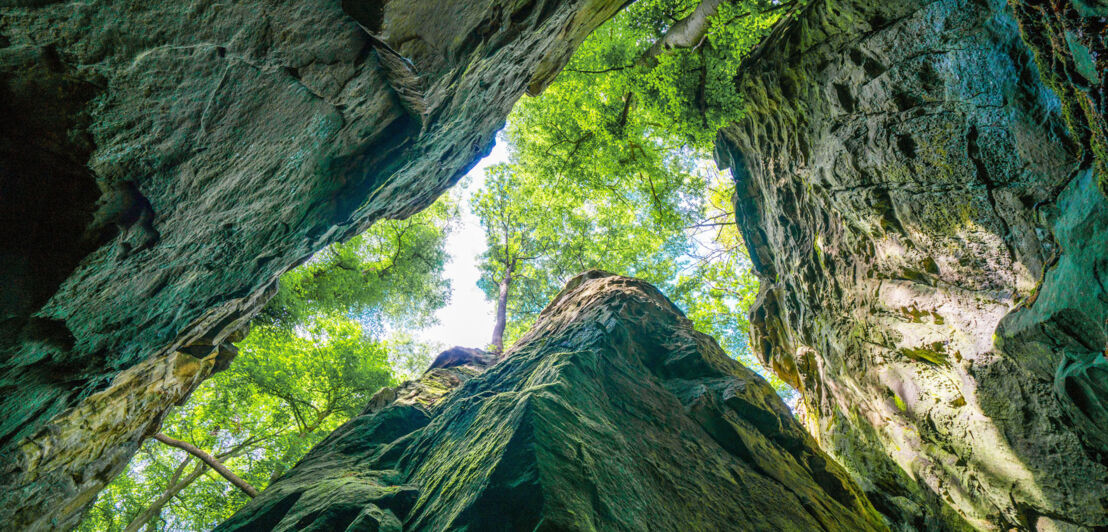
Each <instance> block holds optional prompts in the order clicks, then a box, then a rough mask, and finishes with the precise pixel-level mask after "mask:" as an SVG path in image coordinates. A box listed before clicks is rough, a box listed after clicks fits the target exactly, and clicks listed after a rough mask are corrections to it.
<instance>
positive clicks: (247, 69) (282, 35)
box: [0, 0, 621, 529]
mask: <svg viewBox="0 0 1108 532" xmlns="http://www.w3.org/2000/svg"><path fill="white" fill-rule="evenodd" d="M620 5H621V2H618V1H615V0H579V1H571V2H555V1H553V0H538V1H534V2H522V3H520V2H509V1H506V0H484V1H479V2H455V3H449V4H442V3H440V2H416V1H407V2H398V1H391V2H377V1H371V0H344V1H342V2H340V1H337V0H311V1H307V2H277V1H271V0H256V1H247V2H222V3H220V2H212V1H210V0H191V1H184V2H146V1H133V0H92V1H88V2H57V1H51V0H15V1H7V2H2V3H0V116H2V117H3V119H0V277H2V278H3V279H4V284H5V286H4V289H3V291H2V293H0V355H2V358H0V464H2V465H0V487H2V488H3V489H2V492H3V493H2V494H0V520H3V521H4V523H5V525H6V526H11V527H14V528H17V529H19V528H30V529H54V528H65V527H66V526H67V525H69V524H72V523H73V522H74V520H75V519H77V517H78V516H79V513H80V510H81V509H82V508H83V506H84V505H85V503H87V502H88V501H90V500H91V499H92V498H93V497H94V496H95V493H96V491H98V490H99V489H100V488H101V487H102V486H103V485H104V484H105V483H106V482H107V481H109V480H110V479H111V477H112V476H114V474H115V473H117V472H118V471H120V469H121V468H122V467H123V465H124V464H125V463H126V461H127V459H128V458H129V456H130V455H131V454H133V452H134V451H135V450H136V449H137V446H138V443H139V442H140V441H141V440H142V438H143V437H144V436H146V435H147V434H148V433H149V432H151V431H152V430H154V429H155V428H156V427H157V425H158V423H159V422H160V419H161V416H162V415H163V414H164V412H165V410H166V409H167V408H168V407H169V406H170V405H171V404H173V403H174V402H177V401H180V400H183V399H184V398H186V397H187V396H188V393H189V392H190V391H191V390H192V389H193V388H194V387H195V385H196V384H198V383H199V382H200V381H201V380H203V378H204V377H205V376H206V375H207V374H208V373H210V371H211V369H212V368H215V364H212V363H210V359H211V357H213V356H216V355H213V353H218V352H220V351H223V352H227V349H228V346H229V344H228V339H229V338H230V337H231V336H232V335H234V334H237V331H239V330H240V329H241V328H242V325H243V324H244V323H245V322H246V321H248V320H249V318H250V316H251V315H252V314H253V313H254V312H255V311H256V310H257V309H258V308H260V306H261V305H262V304H263V303H264V302H265V300H266V298H267V295H268V293H267V288H269V287H270V286H271V285H272V284H273V282H274V280H275V279H276V278H277V277H278V276H279V275H280V274H281V273H282V272H284V271H286V270H288V269H289V268H291V267H293V266H295V265H296V264H298V263H299V262H302V261H304V260H306V259H307V258H308V257H309V256H310V255H311V254H312V253H313V252H314V251H316V250H318V249H320V248H322V247H323V246H325V245H327V244H329V243H332V242H335V241H339V240H342V239H345V238H348V237H350V236H352V235H354V234H356V233H358V232H360V231H362V230H364V229H365V228H367V227H368V226H369V225H370V224H371V223H373V221H374V220H377V219H380V218H383V217H393V218H395V217H405V216H407V215H410V214H411V213H413V212H416V211H418V210H419V209H421V208H423V207H425V206H427V205H428V204H430V203H431V202H432V201H433V200H434V199H435V198H436V197H437V196H438V195H439V194H440V193H441V192H442V191H443V190H445V189H446V188H447V187H449V186H450V185H451V184H453V183H454V182H455V181H456V180H457V179H459V178H460V177H461V176H462V175H463V174H464V173H465V172H466V171H467V170H468V169H469V168H470V167H471V166H472V165H473V164H474V163H476V161H477V159H478V158H479V157H480V156H482V155H483V154H484V153H486V152H487V150H488V149H489V148H490V146H491V143H492V142H493V135H494V133H495V131H496V130H498V129H499V128H500V127H501V125H502V124H503V121H504V118H505V116H506V115H507V113H508V111H509V109H510V108H511V106H512V104H513V103H514V102H515V101H516V100H517V99H518V98H519V97H520V96H521V95H522V94H523V93H524V92H525V91H527V90H530V91H532V92H535V91H539V90H541V89H542V87H544V86H545V85H546V84H547V83H549V81H550V80H551V79H552V77H553V76H554V75H555V74H556V73H557V71H558V70H559V69H560V68H561V66H562V65H563V64H564V62H565V61H566V60H568V57H569V55H570V54H571V53H572V51H573V49H574V48H575V47H576V45H577V44H579V43H580V42H581V41H582V40H583V39H584V38H585V36H586V35H587V34H588V33H589V32H590V31H591V30H592V28H594V27H596V26H597V25H598V24H600V23H601V22H603V21H604V20H606V19H607V18H609V17H610V16H611V15H612V14H613V13H614V12H615V11H616V9H618V7H619V6H620ZM182 357H185V358H182ZM175 361H176V362H175ZM205 361H209V362H205ZM180 364H184V366H189V367H194V366H195V367H196V368H201V367H202V366H203V367H205V368H207V369H197V371H186V372H175V371H171V370H165V368H171V367H176V366H178V365H180ZM156 368H161V369H156ZM135 379H148V380H147V381H143V382H137V381H135ZM159 390H161V391H165V390H172V392H171V393H161V392H160V391H159ZM106 398H111V400H108V401H107V402H105V401H106V400H107V399H106ZM93 404H95V405H98V408H96V409H92V408H89V407H88V405H93ZM82 405H84V406H82ZM118 412H129V413H132V414H133V415H130V416H128V417H126V419H117V418H116V417H115V416H116V413H118ZM90 442H95V443H90Z"/></svg>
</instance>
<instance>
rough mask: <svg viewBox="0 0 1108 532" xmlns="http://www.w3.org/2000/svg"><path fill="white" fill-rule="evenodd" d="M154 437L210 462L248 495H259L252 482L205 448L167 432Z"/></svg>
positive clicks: (217, 471) (224, 476) (251, 496)
mask: <svg viewBox="0 0 1108 532" xmlns="http://www.w3.org/2000/svg"><path fill="white" fill-rule="evenodd" d="M154 439H155V440H158V441H160V442H162V443H164V444H166V445H168V446H170V447H176V448H178V449H181V450H182V451H185V452H186V453H189V454H191V455H193V456H195V457H197V458H199V459H200V461H202V462H204V463H205V464H208V466H210V467H211V468H212V469H214V470H215V471H216V473H219V474H220V475H221V476H222V477H223V478H225V479H227V481H229V482H230V483H231V484H234V485H235V487H236V488H238V489H240V490H242V492H243V493H245V494H246V495H247V496H248V497H250V498H254V497H257V496H258V490H256V489H254V486H251V485H250V484H247V483H246V481H245V480H243V479H241V478H239V476H238V475H236V474H234V473H232V472H231V470H230V469H227V466H225V465H223V463H222V462H220V461H219V460H216V458H215V457H214V456H212V455H210V454H208V453H207V452H205V451H204V450H203V449H201V448H199V447H197V446H195V445H193V444H191V443H188V442H185V441H181V440H178V439H174V438H170V437H169V436H166V435H165V434H162V433H160V432H159V433H157V434H154Z"/></svg>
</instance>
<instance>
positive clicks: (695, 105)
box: [78, 1, 799, 531]
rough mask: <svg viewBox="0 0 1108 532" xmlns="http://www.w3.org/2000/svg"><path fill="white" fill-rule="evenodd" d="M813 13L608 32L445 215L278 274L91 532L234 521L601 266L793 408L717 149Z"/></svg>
mask: <svg viewBox="0 0 1108 532" xmlns="http://www.w3.org/2000/svg"><path fill="white" fill-rule="evenodd" d="M798 7H799V4H797V3H787V4H782V5H777V4H767V5H766V6H761V5H756V4H750V5H736V6H731V5H727V4H725V5H722V6H721V3H720V2H714V1H706V2H702V3H699V4H697V3H689V2H673V1H664V2H653V1H640V2H638V3H636V4H633V5H631V6H629V7H627V8H625V9H624V10H623V11H622V12H621V13H619V14H617V15H616V16H615V17H613V18H612V19H611V20H609V21H608V22H606V23H605V24H603V25H601V26H600V28H598V29H597V30H596V31H595V32H594V33H593V34H592V35H591V36H590V37H589V38H588V39H586V40H585V41H584V43H583V44H582V45H581V46H580V47H579V48H578V50H577V51H576V52H575V54H574V56H573V57H572V58H571V59H570V61H569V63H568V65H567V66H566V67H565V68H564V69H563V72H562V74H560V75H559V77H558V78H556V79H555V80H554V81H553V82H552V83H551V84H550V85H549V86H548V87H546V88H545V90H544V91H543V93H542V94H541V95H538V96H535V97H525V98H524V100H521V102H520V103H518V104H516V106H515V108H514V109H513V111H512V113H510V114H509V116H508V118H507V125H506V127H505V128H504V129H502V130H500V131H499V132H497V134H496V144H495V145H494V147H493V148H492V150H491V151H490V153H489V155H488V156H487V157H485V158H483V159H482V160H480V161H479V162H477V164H476V165H475V166H474V168H473V169H472V170H471V171H470V172H469V173H468V174H467V175H466V176H465V177H463V178H462V179H461V180H460V181H459V182H458V183H457V184H456V185H454V186H453V187H452V188H451V189H450V190H449V191H447V192H446V193H444V194H443V195H442V196H441V197H440V198H439V199H437V200H436V201H435V202H434V203H433V204H432V205H431V206H429V207H427V208H426V209H424V210H423V211H421V212H419V213H418V214H415V215H412V216H410V217H407V218H405V219H403V220H382V221H378V222H377V223H375V224H374V225H373V226H371V227H370V228H369V229H368V230H367V231H366V232H365V233H361V234H359V235H356V236H354V237H353V238H351V239H350V240H348V241H345V242H342V243H335V244H332V245H330V246H328V247H327V248H325V249H323V250H321V251H319V252H317V253H315V254H314V255H313V256H312V257H311V258H310V259H309V260H307V261H306V262H305V263H304V264H302V265H300V266H298V267H296V268H294V269H292V270H291V271H289V272H287V273H285V274H283V275H282V276H281V278H280V280H279V282H278V287H277V291H276V294H275V295H274V296H273V298H272V299H270V300H269V302H268V303H267V304H266V306H265V307H264V308H263V309H262V310H261V311H260V312H259V313H258V314H257V315H256V316H255V317H253V319H252V320H251V324H250V327H249V329H248V331H249V332H244V333H243V334H245V337H243V338H241V339H240V340H238V341H237V342H235V345H236V347H237V354H236V355H235V357H234V360H232V361H229V363H228V364H226V365H227V366H228V367H227V368H225V369H222V370H221V371H219V372H217V373H215V374H214V375H213V376H211V377H210V378H208V379H207V380H206V381H205V382H204V383H203V384H201V385H200V386H199V387H198V388H197V389H196V391H194V392H192V394H191V395H190V396H189V398H188V399H187V400H186V401H185V402H184V404H182V405H180V406H177V407H174V408H173V409H172V410H171V411H170V412H169V414H168V416H167V417H166V419H165V420H164V421H163V422H162V423H161V427H160V428H159V431H158V432H157V433H156V434H155V437H153V438H151V439H148V440H146V441H145V442H144V443H143V444H142V447H141V449H140V450H139V452H138V454H136V456H135V458H134V459H133V460H132V461H131V463H130V464H129V465H128V466H127V468H126V469H125V470H124V472H123V473H121V474H120V476H119V477H117V478H116V479H115V480H113V481H112V482H111V483H110V484H108V485H107V486H106V487H105V488H104V490H103V491H101V492H100V494H99V496H98V498H97V500H96V501H95V502H94V503H93V504H92V506H91V508H90V511H89V513H88V514H87V516H86V517H85V518H84V520H83V521H82V523H81V524H80V526H78V529H79V530H88V531H100V530H125V531H133V530H142V529H147V530H162V529H164V530H199V529H207V528H210V527H212V526H214V525H216V524H218V523H220V522H222V521H224V520H225V519H227V518H228V517H230V516H231V515H232V514H233V513H234V512H235V511H237V510H238V509H239V508H241V507H242V506H243V505H245V504H246V503H247V502H248V501H249V500H250V499H251V498H253V497H256V496H257V493H258V491H260V490H263V489H265V487H266V486H267V485H268V484H270V483H271V482H273V481H275V480H276V479H278V478H280V477H281V475H282V474H284V473H285V472H286V471H287V470H288V469H289V468H291V467H292V466H293V465H294V464H296V463H297V462H298V461H299V460H300V459H301V458H302V457H303V456H304V455H305V453H307V452H308V450H309V449H311V448H312V447H313V446H315V445H317V444H318V443H319V442H320V441H321V440H322V439H323V438H324V437H326V436H327V435H328V434H330V433H331V432H332V431H333V430H335V429H336V428H337V427H339V426H340V425H342V424H343V423H346V422H347V421H349V420H350V419H351V418H354V417H356V416H357V415H358V413H359V411H360V410H361V409H362V408H363V407H364V406H365V404H367V403H369V401H370V398H371V397H373V396H374V394H376V393H377V392H379V391H380V390H381V389H383V388H386V387H389V386H398V385H402V383H403V382H405V381H408V380H413V379H419V378H420V376H421V375H423V373H424V371H425V370H427V369H428V367H429V366H430V365H431V363H432V360H434V359H435V355H437V354H439V353H442V352H445V351H448V349H450V348H451V347H452V346H461V347H464V348H470V349H478V350H482V351H485V352H487V353H488V356H490V357H493V358H496V357H500V356H502V353H503V354H504V355H503V356H506V353H507V351H510V349H511V348H512V346H513V345H514V344H515V343H516V342H517V341H518V340H519V339H520V337H521V336H523V335H524V333H526V332H527V331H528V330H529V329H530V328H531V327H532V326H533V325H534V324H535V320H536V318H537V317H538V315H539V313H540V312H541V311H542V310H543V308H545V307H546V306H547V305H548V304H549V303H550V301H551V300H552V299H553V298H554V297H555V296H556V295H557V294H558V292H559V291H561V290H562V288H563V287H565V286H566V284H567V283H569V282H570V280H571V279H573V278H574V277H576V276H577V275H578V274H580V273H581V272H585V271H590V270H605V271H611V272H614V273H617V274H621V275H627V276H630V277H635V278H639V279H643V280H646V281H648V282H650V283H651V284H653V285H654V286H656V287H658V288H660V289H661V290H662V292H663V293H665V294H666V295H667V296H668V297H669V298H670V299H671V300H673V301H674V303H676V304H677V306H678V307H679V308H680V309H681V310H682V311H684V313H685V315H686V316H688V317H689V318H690V319H691V320H692V322H693V324H694V325H695V326H696V328H697V329H698V330H700V331H701V332H704V333H706V334H708V335H709V336H711V337H713V338H715V339H716V340H717V341H718V342H720V344H721V346H722V347H723V348H724V351H725V352H726V353H727V354H728V355H729V356H731V357H732V358H735V359H738V360H740V361H741V362H742V363H743V364H745V365H746V366H747V367H751V368H755V369H756V370H758V371H759V373H760V374H761V375H762V377H764V378H766V379H769V380H770V381H771V382H772V383H773V386H774V387H775V389H776V390H777V393H778V394H780V395H781V397H782V399H785V400H786V401H795V400H796V399H797V396H796V393H795V391H794V390H792V389H791V388H790V387H789V386H788V385H787V384H785V383H783V382H782V381H781V380H780V379H778V378H777V376H776V375H775V374H774V373H772V372H771V371H768V370H764V369H763V368H762V366H761V363H760V362H759V361H758V360H757V359H756V358H755V357H754V356H753V353H752V352H751V350H750V347H749V346H750V343H749V323H748V322H747V320H746V316H747V314H748V312H749V309H750V306H751V305H752V304H753V302H754V298H755V296H756V295H757V293H758V281H757V278H756V276H755V275H754V273H753V271H752V270H751V264H750V260H749V256H748V254H747V252H746V249H745V246H744V244H743V241H742V237H741V235H740V234H739V232H738V229H737V227H736V225H735V223H734V209H733V205H732V196H733V194H734V186H733V184H732V183H731V178H730V175H729V174H728V173H727V172H726V171H720V170H719V169H717V168H716V163H715V161H714V160H713V159H712V153H711V148H712V143H713V142H714V139H715V129H718V127H720V124H723V123H725V122H726V121H729V120H733V119H735V118H736V117H738V116H740V115H741V103H740V102H741V98H739V96H738V95H737V94H736V93H735V92H734V89H733V88H731V87H729V86H728V82H727V77H726V73H727V72H729V71H732V70H734V69H735V68H736V67H737V65H738V64H739V62H740V61H741V59H742V57H743V56H744V54H745V53H746V52H747V51H748V50H749V49H750V48H751V47H752V46H753V45H755V44H756V43H757V42H758V41H759V38H760V36H762V35H764V34H765V33H766V32H767V30H768V29H769V28H771V27H772V26H773V24H774V23H775V22H776V21H777V20H779V17H780V15H781V14H782V13H785V12H786V11H787V10H788V9H795V8H798ZM705 10H707V11H705ZM680 20H684V22H680V23H676V24H674V23H672V22H667V21H680ZM690 26H693V27H690ZM681 32H685V33H684V34H682V33H681ZM736 37H738V38H736ZM644 43H645V44H644ZM663 43H668V44H663ZM624 71H626V72H624ZM689 75H693V77H694V78H695V80H694V82H693V83H686V82H684V81H682V80H683V78H685V77H687V76H689ZM677 110H680V112H679V113H676V111H677ZM205 453H206V454H207V455H208V458H204V455H205ZM218 468H223V469H222V470H221V471H216V470H217V469H218Z"/></svg>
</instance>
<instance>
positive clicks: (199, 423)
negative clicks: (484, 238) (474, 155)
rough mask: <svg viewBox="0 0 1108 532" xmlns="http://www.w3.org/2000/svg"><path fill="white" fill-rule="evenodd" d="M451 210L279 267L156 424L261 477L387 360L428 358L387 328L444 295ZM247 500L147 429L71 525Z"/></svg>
mask: <svg viewBox="0 0 1108 532" xmlns="http://www.w3.org/2000/svg"><path fill="white" fill-rule="evenodd" d="M455 213H456V207H455V205H454V204H453V203H452V202H451V201H450V200H449V199H444V200H440V201H439V202H437V203H436V204H435V205H433V206H432V207H431V208H429V209H428V210H426V211H424V212H422V213H420V214H419V215H417V216H413V217H412V218H410V219H408V220H401V221H386V222H382V223H379V224H377V225H375V226H374V227H372V228H371V229H370V230H369V231H368V232H366V233H364V234H362V235H360V236H358V237H355V238H354V239H352V240H350V241H349V242H347V243H344V244H336V245H334V246H332V247H330V248H328V249H325V250H323V251H321V252H320V253H319V254H317V256H316V257H313V258H312V260H310V261H308V262H307V263H306V264H304V265H303V266H301V267H299V268H297V269H294V270H292V271H290V272H288V273H287V274H286V275H285V276H283V277H282V278H281V281H280V288H279V290H278V294H277V296H276V297H275V298H274V299H273V300H271V302H270V303H269V304H268V305H267V306H266V308H265V309H264V311H263V313H262V314H261V315H260V316H259V318H258V319H256V320H255V322H254V324H253V328H252V330H251V332H250V334H249V335H248V336H247V337H246V339H245V340H243V341H242V342H240V343H239V345H238V347H239V350H240V352H239V354H238V356H237V357H236V358H235V360H234V362H233V363H232V364H231V366H230V367H229V368H228V369H227V370H225V371H223V372H221V373H218V374H216V375H215V376H213V377H212V378H210V379H208V380H207V381H206V382H204V383H203V384H202V385H201V386H200V387H199V388H198V389H197V390H196V391H195V392H194V393H193V395H192V397H191V398H190V399H189V401H188V402H187V403H186V404H185V405H183V406H181V407H178V408H176V409H174V410H173V412H171V413H170V415H169V416H168V417H167V418H166V420H165V422H164V423H163V425H162V429H161V430H162V432H164V433H165V434H166V435H167V436H170V437H172V438H176V439H179V440H183V441H186V442H189V443H192V444H194V445H196V446H197V447H199V448H201V449H203V450H205V451H207V452H209V453H210V454H212V455H214V456H216V457H217V458H218V459H219V460H221V461H222V462H223V463H224V465H226V466H227V467H228V468H229V469H230V470H231V471H233V472H234V473H236V474H237V475H239V476H240V477H242V478H243V479H244V480H246V482H247V483H249V484H250V485H251V486H253V487H255V488H257V489H259V490H261V489H263V488H264V487H265V486H267V485H268V484H269V483H270V482H271V481H273V480H275V479H276V478H277V477H278V476H279V475H281V474H282V473H283V472H284V471H286V470H288V469H289V468H290V467H292V466H293V465H294V464H295V463H296V461H297V460H299V459H300V457H302V456H303V455H304V454H305V453H307V451H308V450H309V449H311V447H312V446H314V445H315V444H316V443H318V442H319V441H320V440H321V439H322V438H323V437H324V436H326V435H327V434H328V433H330V432H331V431H332V430H334V429H335V428H336V427H338V426H339V425H340V424H341V423H343V422H344V421H346V420H347V419H349V418H350V417H352V416H354V415H356V414H357V413H358V412H359V411H360V410H361V408H363V407H364V406H365V404H366V403H367V402H368V400H369V398H370V397H371V396H372V395H373V394H374V393H375V392H376V391H377V390H379V389H380V388H381V387H382V386H386V385H389V384H391V383H393V382H394V380H395V377H394V372H393V371H392V370H391V368H390V364H392V363H395V364H396V365H397V367H398V368H399V370H400V371H399V374H400V375H403V376H411V375H412V374H413V373H415V372H416V371H419V370H422V369H423V368H425V367H426V366H427V364H428V362H429V360H428V358H429V355H430V351H427V350H425V346H421V345H419V344H417V343H415V342H413V341H412V340H411V339H410V338H406V337H404V336H403V335H397V334H391V335H389V336H388V337H387V338H385V336H386V333H387V332H391V331H393V330H395V329H398V328H401V327H405V326H413V325H414V326H419V325H424V324H427V323H428V322H430V321H431V319H432V315H433V313H434V311H435V310H437V309H438V308H441V307H442V306H443V305H445V303H446V301H447V299H448V296H449V286H448V282H447V281H446V279H444V278H443V266H444V264H445V261H446V257H447V255H446V253H445V250H444V249H443V244H444V243H445V239H446V236H447V234H448V232H449V230H450V221H451V219H452V218H453V217H454V215H455ZM417 367H418V369H415V368H417ZM159 498H162V499H164V501H163V502H164V506H163V507H158V506H157V504H158V501H159ZM246 502H247V498H246V496H245V495H244V494H242V493H241V492H240V491H239V490H238V489H237V488H235V487H233V486H232V485H231V484H230V483H229V482H227V481H226V480H225V479H223V478H222V477H220V476H219V475H218V474H216V473H214V472H213V471H211V469H210V468H208V467H207V466H205V465H203V464H201V463H200V462H199V461H198V460H197V459H195V458H192V457H190V456H189V455H188V454H187V453H185V452H184V451H181V450H178V449H176V448H173V447H169V446H167V445H164V444H162V443H160V442H158V441H156V440H153V439H150V440H147V441H146V442H144V443H143V444H142V447H141V449H140V450H139V453H138V454H137V455H136V457H135V458H134V459H133V460H132V461H131V463H130V464H129V466H128V469H127V471H126V472H125V473H124V474H121V475H119V476H118V477H116V479H115V480H113V481H112V483H111V484H109V485H108V487H107V488H106V489H105V490H104V491H102V492H101V494H100V496H99V498H98V499H97V500H96V502H95V504H94V506H93V508H92V510H91V511H90V512H89V514H88V515H87V516H86V518H85V520H84V521H83V522H82V523H81V524H80V526H79V530H87V531H93V530H95V531H117V530H124V529H125V528H126V527H127V525H128V524H129V523H131V522H132V521H133V520H135V519H136V517H138V516H140V515H141V514H143V512H144V510H146V509H148V508H151V507H153V509H154V510H156V511H155V512H154V514H155V515H156V517H154V518H153V519H152V520H151V521H149V523H148V528H147V530H206V529H210V528H212V527H213V526H214V525H215V524H217V523H219V522H221V521H223V520H225V519H226V518H228V517H229V516H230V515H231V514H232V513H234V512H235V511H236V510H237V509H238V508H240V507H242V506H243V505H244V504H246Z"/></svg>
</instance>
